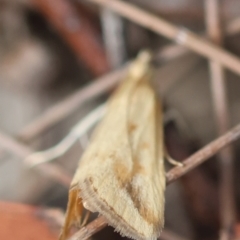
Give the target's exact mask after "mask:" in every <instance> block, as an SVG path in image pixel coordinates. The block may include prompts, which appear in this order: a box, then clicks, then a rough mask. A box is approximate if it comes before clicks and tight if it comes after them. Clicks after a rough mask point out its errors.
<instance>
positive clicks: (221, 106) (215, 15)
mask: <svg viewBox="0 0 240 240" xmlns="http://www.w3.org/2000/svg"><path fill="white" fill-rule="evenodd" d="M219 5H220V4H219V0H205V9H206V17H205V18H206V25H207V32H208V36H209V37H210V40H212V41H213V42H215V43H216V44H218V45H222V43H223V36H222V32H221V23H220V13H219ZM209 67H210V74H211V91H212V96H213V105H214V111H215V121H216V124H217V131H218V135H221V134H223V133H224V132H226V131H227V129H228V128H229V117H228V116H229V112H228V106H227V105H228V104H227V93H226V86H225V85H226V82H225V80H226V79H225V74H224V69H223V67H222V66H221V65H220V64H219V63H217V62H214V61H210V62H209ZM218 157H219V159H220V166H221V168H220V175H221V178H220V179H221V180H220V217H221V225H222V226H221V227H222V229H221V232H220V239H221V240H230V239H231V238H232V233H233V231H231V230H232V228H233V225H234V222H235V219H236V217H235V209H236V207H235V204H234V184H233V183H234V179H233V176H234V174H233V159H234V157H233V149H232V148H231V147H230V146H229V147H228V148H225V149H223V150H222V151H220V152H219V154H218Z"/></svg>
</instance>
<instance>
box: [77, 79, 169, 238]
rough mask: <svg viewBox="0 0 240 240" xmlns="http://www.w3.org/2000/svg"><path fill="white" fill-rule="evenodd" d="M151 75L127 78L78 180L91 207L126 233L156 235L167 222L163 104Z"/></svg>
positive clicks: (82, 163) (113, 100)
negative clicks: (154, 88)
mask: <svg viewBox="0 0 240 240" xmlns="http://www.w3.org/2000/svg"><path fill="white" fill-rule="evenodd" d="M149 77H150V76H149V75H147V76H146V75H145V76H143V77H142V78H141V79H138V80H137V81H133V80H131V79H126V81H125V82H124V83H123V85H122V86H121V88H120V89H119V90H118V91H117V92H116V93H115V95H114V96H113V98H112V100H111V101H110V104H109V108H108V111H107V114H106V116H105V118H104V119H103V121H102V123H101V124H100V126H99V127H98V129H97V131H96V133H95V136H94V139H93V141H92V143H91V144H90V146H89V148H88V149H87V151H86V152H85V154H84V156H83V158H82V161H81V162H80V167H79V170H78V171H77V173H76V175H75V178H74V180H73V182H74V183H75V184H78V186H79V189H80V190H81V198H82V199H83V202H86V205H87V206H88V208H89V210H91V211H96V212H99V213H100V214H102V215H104V216H105V218H106V219H107V221H108V223H109V224H110V225H112V226H113V227H115V229H116V230H117V231H119V232H120V233H121V234H122V235H125V236H128V237H131V238H134V239H149V240H150V239H152V240H153V239H157V237H158V236H159V234H160V231H161V229H162V227H163V224H164V220H163V219H164V190H165V171H164V166H163V143H162V141H163V134H162V129H161V127H160V128H159V127H158V126H162V119H161V114H160V107H159V105H158V101H157V99H156V96H155V93H154V91H153V88H152V86H151V85H150V83H149V79H148V78H149Z"/></svg>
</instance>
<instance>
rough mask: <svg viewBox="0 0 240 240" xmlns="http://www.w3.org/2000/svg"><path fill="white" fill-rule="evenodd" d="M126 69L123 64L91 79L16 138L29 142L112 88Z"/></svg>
mask: <svg viewBox="0 0 240 240" xmlns="http://www.w3.org/2000/svg"><path fill="white" fill-rule="evenodd" d="M126 70H127V67H126V66H124V67H123V68H121V69H119V70H116V71H114V72H112V73H109V74H107V75H104V76H103V77H100V78H98V79H96V80H95V81H93V82H92V83H91V84H89V85H88V86H86V87H83V88H81V89H79V90H78V91H77V92H75V93H74V94H72V95H71V96H70V97H67V98H66V99H64V100H62V101H60V102H58V103H57V104H55V105H54V106H53V107H50V108H49V109H48V110H47V111H46V112H45V113H43V114H42V115H41V116H40V117H38V118H37V119H36V120H35V121H33V122H32V123H31V124H29V125H28V126H27V127H25V128H24V129H22V131H21V132H20V133H19V134H18V135H17V138H18V139H20V140H22V141H24V142H29V141H30V140H32V139H33V138H34V137H37V136H39V135H41V134H42V133H43V132H44V131H46V130H47V129H49V128H50V127H52V126H54V125H55V124H56V123H58V122H60V121H61V120H63V119H64V118H65V117H66V116H68V115H70V114H71V113H73V112H74V111H75V110H76V109H77V108H79V107H80V106H81V105H82V104H84V103H85V102H86V101H88V100H89V99H92V98H94V97H97V96H99V95H101V94H103V93H104V92H106V91H107V90H108V89H111V88H113V87H114V86H115V85H116V83H117V82H119V81H120V80H121V78H122V76H124V74H125V72H126Z"/></svg>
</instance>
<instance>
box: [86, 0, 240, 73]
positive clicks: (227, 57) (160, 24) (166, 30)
mask: <svg viewBox="0 0 240 240" xmlns="http://www.w3.org/2000/svg"><path fill="white" fill-rule="evenodd" d="M88 1H90V2H94V3H97V4H99V5H101V6H103V7H106V8H109V9H111V10H112V11H114V12H116V13H118V14H119V15H121V16H123V17H125V18H127V19H129V20H131V21H133V22H135V23H137V24H139V25H141V26H142V27H146V28H148V29H150V30H152V31H153V32H155V33H157V34H160V35H163V36H165V37H167V38H169V39H171V40H173V41H176V42H177V43H179V44H182V45H184V46H185V47H187V48H189V49H191V50H192V51H194V52H196V53H198V54H200V55H202V56H204V57H207V58H209V59H211V60H214V61H216V62H219V63H221V64H222V65H224V66H225V67H226V68H228V69H230V70H232V71H233V72H235V73H237V74H239V75H240V60H239V58H237V57H236V56H234V55H233V54H231V53H229V52H227V51H225V50H223V49H221V48H219V47H217V46H215V45H213V44H211V43H210V42H208V41H206V40H204V39H201V38H200V37H198V36H197V35H196V34H194V33H192V32H190V31H188V30H186V29H183V28H179V27H177V26H175V25H173V24H171V23H169V22H168V21H165V20H163V19H162V18H160V17H157V16H155V15H153V14H151V13H148V12H147V11H144V10H142V9H140V8H138V7H135V6H134V5H132V4H129V3H127V2H123V1H120V0H88Z"/></svg>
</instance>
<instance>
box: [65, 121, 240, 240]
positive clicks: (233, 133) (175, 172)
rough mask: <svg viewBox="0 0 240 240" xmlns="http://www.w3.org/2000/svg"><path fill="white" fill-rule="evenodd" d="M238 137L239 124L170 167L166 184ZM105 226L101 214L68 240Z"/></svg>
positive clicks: (90, 234) (85, 236)
mask: <svg viewBox="0 0 240 240" xmlns="http://www.w3.org/2000/svg"><path fill="white" fill-rule="evenodd" d="M239 138H240V124H238V125H237V126H236V127H235V128H233V129H231V130H230V131H229V132H227V133H226V134H224V135H223V136H221V137H219V138H217V139H215V140H214V141H212V142H211V143H209V144H208V145H206V146H205V147H203V148H202V149H200V150H199V151H197V152H196V153H194V154H193V155H191V156H190V157H188V158H187V159H186V160H184V161H183V164H184V166H183V167H175V168H173V169H171V170H170V171H169V172H168V173H167V174H166V177H167V184H170V183H172V182H173V181H176V180H177V179H178V178H180V177H181V176H183V175H184V174H186V173H187V172H189V171H191V170H192V169H194V168H195V167H197V166H198V165H200V164H201V163H203V162H204V161H206V160H207V159H208V158H210V157H212V156H213V155H214V154H216V153H217V152H218V151H220V150H221V149H222V148H224V147H226V146H227V145H228V144H230V143H232V142H234V141H236V140H237V139H239ZM106 226H107V223H106V220H105V219H104V217H103V216H100V217H98V218H97V219H95V220H93V221H92V222H90V223H89V224H88V225H87V226H85V227H83V228H81V229H80V230H79V231H78V232H77V233H75V234H74V235H73V236H72V237H70V238H69V240H80V239H81V240H84V239H88V238H89V237H91V236H92V235H93V234H95V233H97V232H98V231H100V230H101V229H103V228H104V227H106Z"/></svg>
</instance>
